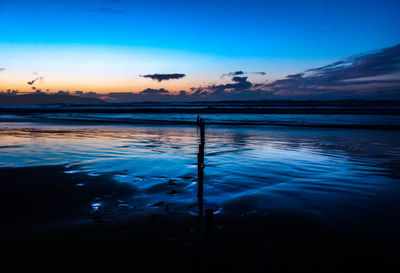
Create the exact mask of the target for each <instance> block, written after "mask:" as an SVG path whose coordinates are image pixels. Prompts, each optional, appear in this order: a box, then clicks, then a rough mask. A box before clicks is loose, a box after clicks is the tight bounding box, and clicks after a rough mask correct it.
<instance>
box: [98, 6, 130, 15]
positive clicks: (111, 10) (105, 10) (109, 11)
mask: <svg viewBox="0 0 400 273" xmlns="http://www.w3.org/2000/svg"><path fill="white" fill-rule="evenodd" d="M90 11H92V12H99V13H106V14H115V15H120V14H124V13H125V12H123V11H122V10H119V9H115V8H111V7H103V8H96V9H91V10H90Z"/></svg>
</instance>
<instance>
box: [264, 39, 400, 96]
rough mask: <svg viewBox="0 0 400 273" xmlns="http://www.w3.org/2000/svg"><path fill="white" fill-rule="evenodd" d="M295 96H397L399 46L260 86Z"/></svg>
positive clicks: (280, 94)
mask: <svg viewBox="0 0 400 273" xmlns="http://www.w3.org/2000/svg"><path fill="white" fill-rule="evenodd" d="M263 88H264V89H265V90H268V91H270V92H272V93H273V94H274V95H275V96H287V97H296V98H304V97H310V98H313V97H315V98H332V99H335V98H348V97H352V98H353V97H356V98H359V97H371V98H372V97H374V98H382V96H387V97H396V96H398V95H400V45H396V46H394V47H390V48H386V49H383V50H380V51H377V52H373V53H369V54H365V55H361V56H357V57H351V58H347V59H343V60H340V61H338V62H334V63H332V64H329V65H325V66H322V67H318V68H312V69H309V70H306V71H305V72H304V73H298V74H294V75H288V76H287V77H286V78H285V79H282V80H277V81H275V82H272V83H270V84H266V85H264V86H263Z"/></svg>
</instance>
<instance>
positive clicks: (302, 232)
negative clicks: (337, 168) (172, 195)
mask: <svg viewBox="0 0 400 273" xmlns="http://www.w3.org/2000/svg"><path fill="white" fill-rule="evenodd" d="M63 171H64V167H63V166H51V167H50V166H48V167H26V168H2V169H0V176H1V185H0V186H1V191H0V224H1V226H0V249H1V256H0V257H1V267H2V268H7V267H6V266H10V265H11V266H12V267H13V268H14V270H12V271H3V272H16V271H17V269H23V270H30V271H32V270H35V269H39V270H40V271H52V272H58V271H61V270H71V271H74V272H118V271H120V272H200V266H199V265H200V232H199V228H198V227H199V225H198V219H197V217H196V216H194V215H191V214H189V213H187V212H185V213H183V212H182V211H180V212H178V211H174V210H173V209H167V208H166V206H164V205H160V206H159V208H158V209H157V210H156V211H154V210H150V209H149V210H148V212H147V213H146V210H144V211H143V210H141V212H140V213H139V212H138V213H135V210H129V212H124V211H123V210H121V209H114V207H112V206H110V207H109V211H108V212H107V213H105V212H104V211H98V212H94V211H93V209H91V208H89V207H88V204H90V202H92V201H93V200H94V199H95V198H96V197H97V196H99V195H102V196H113V197H118V198H123V197H124V196H129V195H134V194H135V189H134V188H131V187H130V186H129V185H127V184H116V183H112V182H110V179H109V178H108V177H107V176H98V177H89V176H87V175H84V174H78V173H77V174H74V175H65V174H64V173H63ZM82 181H84V182H85V185H86V186H85V187H77V186H76V184H77V183H81V182H82ZM138 210H139V208H138ZM110 211H111V213H110ZM393 213H396V212H395V211H394V212H393ZM389 230H390V229H389ZM212 232H213V233H212V251H211V257H212V262H211V272H397V269H398V268H399V265H400V263H399V257H400V255H399V241H398V237H399V236H396V235H395V234H387V236H386V238H388V239H386V240H381V239H379V240H378V239H376V238H378V237H375V236H370V234H368V233H365V232H363V233H362V234H360V233H357V232H351V231H346V230H338V229H335V228H333V227H332V226H331V225H330V224H328V223H323V222H321V221H319V220H318V219H316V218H315V217H314V216H312V215H309V214H307V213H304V212H297V211H296V210H295V208H293V211H270V212H269V213H268V214H266V215H260V214H257V213H248V214H246V215H235V213H232V212H231V213H229V214H225V213H221V214H217V215H215V216H214V221H213V226H212ZM393 232H394V233H395V232H396V227H393Z"/></svg>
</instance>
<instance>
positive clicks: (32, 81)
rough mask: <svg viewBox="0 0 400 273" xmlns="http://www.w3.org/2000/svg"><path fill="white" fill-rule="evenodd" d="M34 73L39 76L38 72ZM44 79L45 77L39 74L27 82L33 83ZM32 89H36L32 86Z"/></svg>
mask: <svg viewBox="0 0 400 273" xmlns="http://www.w3.org/2000/svg"><path fill="white" fill-rule="evenodd" d="M33 74H35V75H36V76H38V74H37V73H36V72H33ZM42 80H44V77H41V76H38V77H36V78H34V79H33V80H31V81H29V82H27V84H29V85H33V84H34V83H35V82H37V81H42ZM32 89H34V88H33V87H32Z"/></svg>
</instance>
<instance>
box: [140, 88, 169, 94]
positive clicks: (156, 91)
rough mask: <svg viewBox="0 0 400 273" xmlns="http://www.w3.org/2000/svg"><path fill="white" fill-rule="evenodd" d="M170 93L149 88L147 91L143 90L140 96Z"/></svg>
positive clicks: (162, 89)
mask: <svg viewBox="0 0 400 273" xmlns="http://www.w3.org/2000/svg"><path fill="white" fill-rule="evenodd" d="M168 93H169V91H168V90H165V89H164V88H161V89H151V88H147V89H145V90H143V91H142V92H140V94H168Z"/></svg>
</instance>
